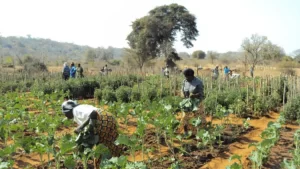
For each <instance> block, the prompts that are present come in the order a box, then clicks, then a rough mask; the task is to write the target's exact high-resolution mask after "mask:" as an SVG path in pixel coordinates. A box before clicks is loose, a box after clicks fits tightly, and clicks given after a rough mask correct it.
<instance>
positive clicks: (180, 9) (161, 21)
mask: <svg viewBox="0 0 300 169" xmlns="http://www.w3.org/2000/svg"><path fill="white" fill-rule="evenodd" d="M178 32H180V33H181V41H182V42H183V45H184V46H185V47H187V48H190V47H193V43H192V41H193V40H196V37H197V36H198V30H197V27H196V18H195V16H194V15H192V14H190V13H189V11H188V10H187V9H186V8H185V7H184V6H181V5H178V4H171V5H164V6H159V7H156V8H154V9H153V10H151V11H150V12H149V14H148V15H146V16H144V17H142V18H139V19H137V20H135V21H134V22H133V24H132V31H131V33H130V34H129V35H128V36H127V40H128V44H129V46H130V47H131V48H132V49H134V50H135V51H136V52H137V54H138V56H139V57H142V58H143V59H140V60H144V61H148V60H151V59H153V58H156V57H158V56H162V55H163V56H165V57H166V59H167V60H168V59H172V60H178V59H179V57H178V54H177V52H176V50H175V49H174V48H173V43H174V41H175V40H176V35H177V33H178ZM172 57H174V58H172ZM140 66H142V65H140ZM140 68H141V67H140Z"/></svg>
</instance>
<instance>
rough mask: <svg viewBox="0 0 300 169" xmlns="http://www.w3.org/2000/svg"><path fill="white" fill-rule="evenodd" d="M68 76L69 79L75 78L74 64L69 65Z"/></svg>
mask: <svg viewBox="0 0 300 169" xmlns="http://www.w3.org/2000/svg"><path fill="white" fill-rule="evenodd" d="M70 76H71V78H75V76H76V67H75V64H74V63H72V64H71V70H70Z"/></svg>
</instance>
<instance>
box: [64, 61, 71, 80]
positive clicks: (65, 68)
mask: <svg viewBox="0 0 300 169" xmlns="http://www.w3.org/2000/svg"><path fill="white" fill-rule="evenodd" d="M62 77H63V79H64V80H68V79H69V78H70V68H69V66H68V64H67V62H65V63H64V67H63V70H62Z"/></svg>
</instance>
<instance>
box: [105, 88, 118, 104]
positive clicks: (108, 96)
mask: <svg viewBox="0 0 300 169" xmlns="http://www.w3.org/2000/svg"><path fill="white" fill-rule="evenodd" d="M102 99H103V100H105V101H107V102H115V101H117V98H116V94H115V92H114V90H113V89H112V88H110V87H106V88H104V89H103V90H102Z"/></svg>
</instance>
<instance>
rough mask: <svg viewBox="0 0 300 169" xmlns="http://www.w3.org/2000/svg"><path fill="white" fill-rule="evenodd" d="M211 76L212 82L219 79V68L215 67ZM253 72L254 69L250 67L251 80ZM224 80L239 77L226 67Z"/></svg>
mask: <svg viewBox="0 0 300 169" xmlns="http://www.w3.org/2000/svg"><path fill="white" fill-rule="evenodd" d="M212 72H213V75H212V78H213V79H214V80H217V79H218V77H219V66H218V65H217V66H216V67H215V68H214V69H213V70H212ZM253 72H254V68H253V66H251V67H250V76H251V77H252V78H253ZM224 77H225V78H224V79H225V80H229V79H236V78H239V77H240V74H237V73H233V70H231V69H230V68H229V67H228V66H225V67H224Z"/></svg>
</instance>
